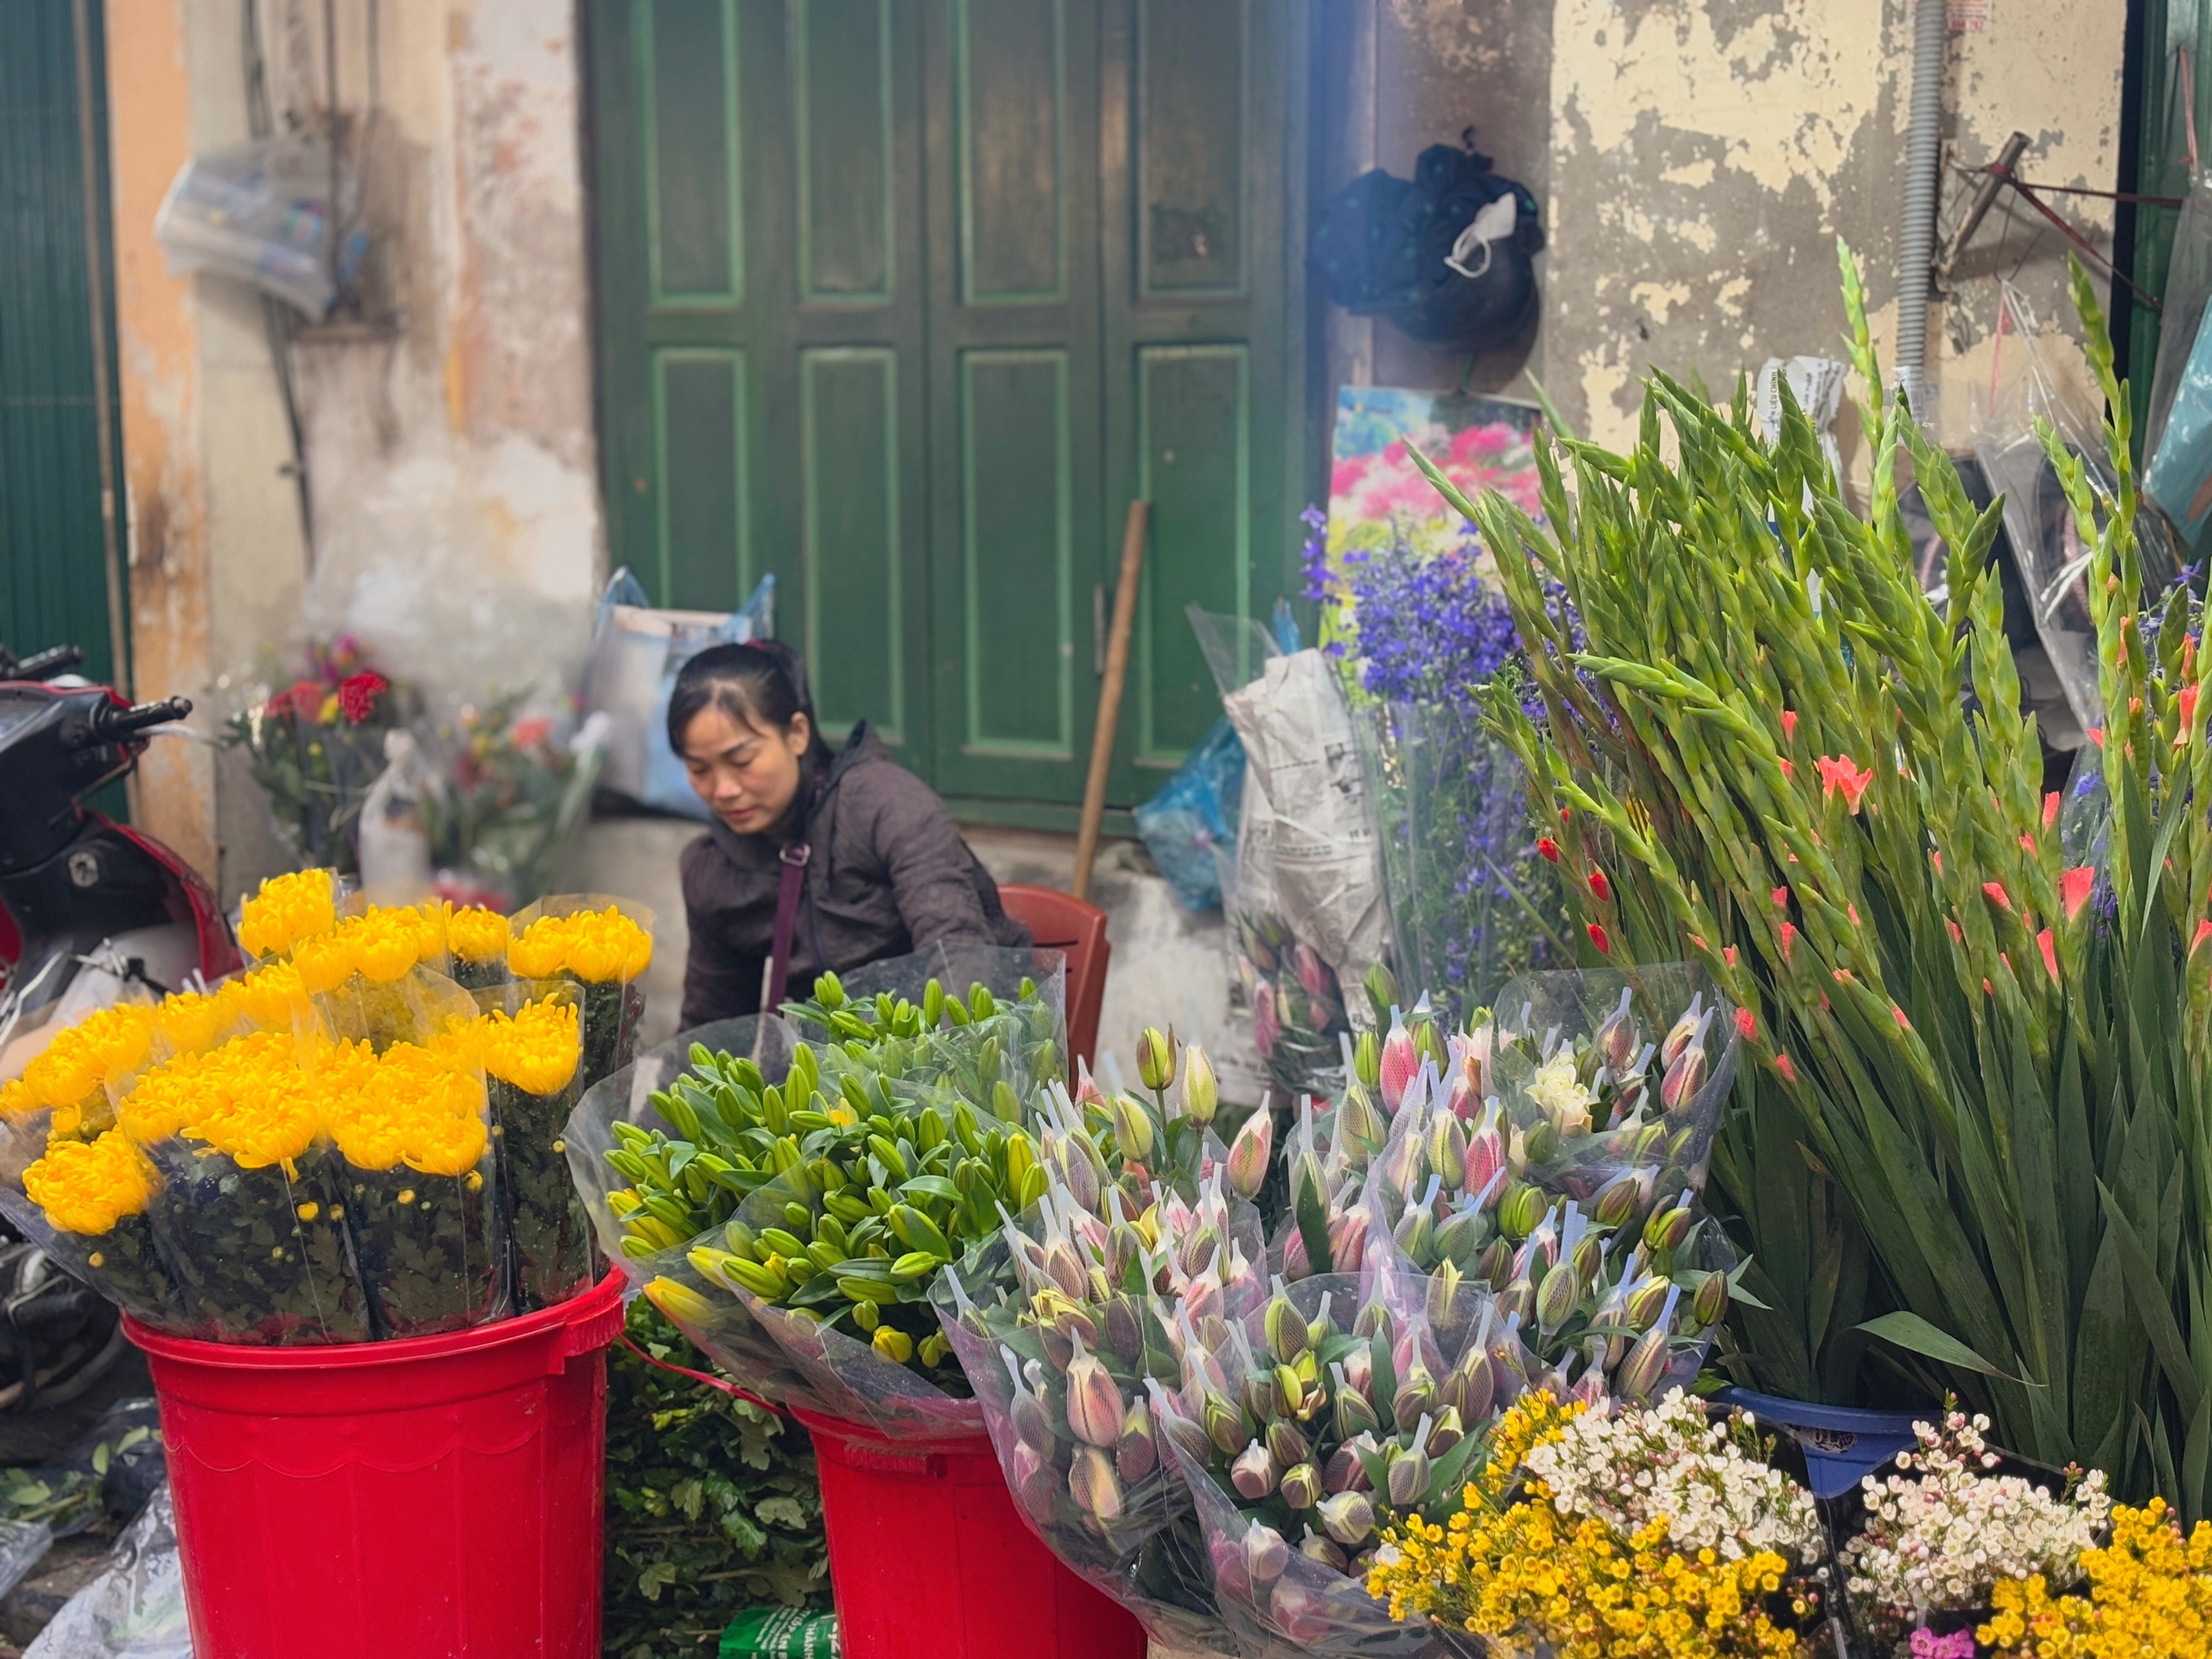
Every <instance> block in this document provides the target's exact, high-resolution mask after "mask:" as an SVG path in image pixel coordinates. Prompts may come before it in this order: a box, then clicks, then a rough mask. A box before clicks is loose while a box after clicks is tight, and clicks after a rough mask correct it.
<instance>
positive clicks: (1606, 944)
mask: <svg viewBox="0 0 2212 1659" xmlns="http://www.w3.org/2000/svg"><path fill="white" fill-rule="evenodd" d="M1590 943H1591V944H1594V945H1596V946H1597V947H1598V951H1599V955H1601V956H1603V955H1605V954H1606V953H1607V952H1609V951H1611V950H1612V948H1613V941H1612V936H1611V934H1609V933H1607V932H1606V931H1605V929H1604V928H1603V927H1600V926H1599V925H1598V924H1597V923H1595V922H1592V923H1591V924H1590Z"/></svg>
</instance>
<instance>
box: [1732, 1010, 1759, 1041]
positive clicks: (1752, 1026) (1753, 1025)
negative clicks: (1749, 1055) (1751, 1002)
mask: <svg viewBox="0 0 2212 1659" xmlns="http://www.w3.org/2000/svg"><path fill="white" fill-rule="evenodd" d="M1736 1029H1737V1030H1738V1031H1740V1032H1742V1033H1744V1040H1745V1042H1747V1043H1748V1042H1750V1041H1751V1040H1752V1039H1754V1038H1756V1037H1757V1036H1758V1034H1759V1022H1758V1020H1757V1019H1756V1018H1754V1017H1753V1015H1752V1014H1751V1010H1750V1009H1749V1008H1738V1009H1737V1010H1736Z"/></svg>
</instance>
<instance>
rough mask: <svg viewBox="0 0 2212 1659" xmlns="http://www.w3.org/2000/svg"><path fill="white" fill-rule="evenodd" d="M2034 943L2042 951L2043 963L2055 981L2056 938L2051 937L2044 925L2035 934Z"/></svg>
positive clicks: (2056, 964) (2056, 961)
mask: <svg viewBox="0 0 2212 1659" xmlns="http://www.w3.org/2000/svg"><path fill="white" fill-rule="evenodd" d="M2036 944H2037V946H2038V947H2039V948H2040V949H2041V950H2042V951H2043V965H2044V967H2045V968H2046V969H2050V977H2051V979H2052V982H2054V983H2055V982H2056V981H2057V978H2058V944H2057V942H2056V940H2055V939H2054V938H2052V937H2051V932H2050V929H2049V928H2047V927H2046V928H2045V929H2044V931H2042V932H2040V933H2038V934H2037V935H2036Z"/></svg>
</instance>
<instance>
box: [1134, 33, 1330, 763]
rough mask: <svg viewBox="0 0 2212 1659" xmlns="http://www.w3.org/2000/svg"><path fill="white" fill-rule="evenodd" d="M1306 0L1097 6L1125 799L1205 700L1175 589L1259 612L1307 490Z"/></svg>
mask: <svg viewBox="0 0 2212 1659" xmlns="http://www.w3.org/2000/svg"><path fill="white" fill-rule="evenodd" d="M1309 28H1310V23H1309V10H1308V7H1307V6H1306V4H1304V3H1300V0H1205V3H1198V4H1193V3H1190V0H1124V3H1122V4H1120V5H1117V6H1116V7H1114V8H1113V9H1112V10H1110V11H1109V14H1108V20H1107V26H1106V30H1105V37H1104V41H1103V46H1102V51H1101V56H1102V61H1103V65H1104V74H1103V83H1102V84H1103V89H1104V90H1103V106H1104V114H1103V125H1104V127H1105V129H1106V130H1107V131H1108V133H1109V135H1115V137H1113V138H1111V139H1110V140H1109V143H1111V144H1112V145H1113V146H1114V149H1112V151H1111V152H1110V153H1109V164H1108V166H1107V168H1106V169H1105V173H1104V176H1105V178H1106V180H1107V188H1106V200H1105V210H1104V213H1103V219H1102V232H1103V234H1102V264H1103V270H1104V272H1105V283H1104V302H1105V313H1104V325H1105V327H1104V333H1105V346H1104V358H1105V365H1106V376H1105V396H1106V438H1107V454H1106V476H1107V479H1108V480H1109V488H1108V495H1109V499H1110V500H1111V502H1112V504H1113V505H1114V506H1115V507H1116V508H1117V509H1118V507H1119V506H1120V505H1121V504H1122V503H1125V502H1126V501H1127V500H1128V498H1129V496H1130V495H1132V494H1136V495H1141V496H1143V497H1144V498H1145V499H1147V501H1148V502H1149V503H1150V504H1151V537H1150V541H1149V543H1147V548H1146V558H1145V574H1144V588H1143V591H1142V593H1141V594H1140V596H1139V603H1138V607H1137V619H1138V620H1137V637H1136V639H1135V642H1134V656H1133V666H1132V675H1133V683H1132V684H1131V685H1130V688H1129V690H1128V698H1127V701H1126V702H1124V704H1123V707H1122V741H1121V743H1120V744H1119V746H1118V748H1117V753H1116V766H1115V768H1114V772H1113V777H1112V782H1111V787H1110V793H1111V798H1113V799H1115V800H1116V801H1141V800H1142V799H1144V798H1146V797H1147V796H1148V795H1150V794H1151V793H1152V792H1153V791H1154V790H1156V789H1157V788H1158V787H1159V785H1160V781H1161V774H1162V772H1164V771H1165V770H1166V769H1168V768H1171V767H1173V766H1176V765H1178V764H1179V763H1180V761H1181V760H1182V758H1183V755H1184V753H1185V752H1186V751H1187V750H1188V749H1189V747H1190V746H1191V745H1192V744H1193V743H1195V742H1196V741H1198V738H1199V737H1200V736H1201V735H1203V734H1204V733H1205V729H1206V728H1207V727H1209V726H1210V725H1211V724H1212V723H1213V721H1214V720H1215V719H1216V718H1217V717H1218V715H1219V714H1220V712H1221V709H1220V702H1219V700H1218V698H1217V695H1216V692H1215V688H1214V685H1213V681H1212V677H1211V675H1209V674H1208V672H1207V671H1206V668H1205V661H1204V659H1203V658H1201V657H1200V656H1199V654H1198V646H1197V643H1196V641H1195V640H1194V639H1192V633H1191V627H1190V624H1189V622H1188V620H1186V618H1185V614H1184V609H1185V606H1187V605H1189V604H1192V603H1193V602H1195V603H1197V604H1198V605H1199V606H1200V607H1203V608H1205V609H1206V610H1210V611H1221V612H1227V613H1232V614H1235V615H1238V616H1245V617H1258V618H1262V619H1264V618H1265V617H1266V616H1267V614H1268V611H1269V610H1270V609H1271V608H1272V607H1273V606H1274V601H1275V600H1276V598H1277V596H1278V595H1281V594H1287V593H1293V592H1294V591H1295V590H1296V588H1295V583H1296V569H1295V567H1296V563H1297V556H1298V548H1299V546H1300V542H1301V540H1302V536H1301V533H1300V526H1299V524H1298V521H1297V514H1298V511H1299V509H1300V506H1302V505H1304V502H1305V499H1306V491H1307V488H1308V483H1307V470H1308V468H1307V466H1306V461H1305V459H1304V456H1305V448H1306V433H1305V430H1304V426H1303V420H1302V416H1301V414H1300V411H1301V410H1303V408H1304V406H1305V403H1306V392H1305V382H1304V376H1303V366H1302V365H1303V359H1304V351H1303V340H1304V333H1305V326H1306V325H1305V321H1304V319H1305V290H1304V288H1303V284H1302V277H1301V272H1302V270H1303V262H1302V260H1301V258H1300V250H1301V249H1302V248H1303V246H1304V243H1305V230H1304V218H1303V213H1302V209H1301V207H1300V202H1301V200H1302V198H1301V194H1300V193H1301V188H1302V186H1301V178H1302V175H1301V173H1300V168H1298V166H1297V165H1295V164H1294V156H1297V155H1298V154H1300V152H1301V150H1302V145H1303V137H1302V134H1303V113H1302V111H1303V95H1302V89H1303V88H1304V86H1306V76H1307V73H1308V69H1307V63H1306V37H1307V35H1308V32H1309Z"/></svg>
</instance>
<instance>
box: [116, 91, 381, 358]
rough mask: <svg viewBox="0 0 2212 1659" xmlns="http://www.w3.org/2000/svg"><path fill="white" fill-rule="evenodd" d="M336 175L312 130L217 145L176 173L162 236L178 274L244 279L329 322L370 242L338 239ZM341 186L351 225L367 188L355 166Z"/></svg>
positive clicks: (341, 214) (162, 215)
mask: <svg viewBox="0 0 2212 1659" xmlns="http://www.w3.org/2000/svg"><path fill="white" fill-rule="evenodd" d="M335 182H336V184H337V187H338V189H337V194H338V204H337V207H336V213H337V217H338V222H339V224H340V226H343V225H345V224H346V222H347V221H348V220H349V219H352V217H353V207H354V203H355V201H356V200H358V198H359V189H358V187H357V186H356V185H355V183H354V181H353V177H352V175H351V174H350V173H349V172H347V171H346V169H342V168H341V169H340V172H339V176H338V177H337V178H336V181H335ZM332 183H333V175H332V169H331V165H330V147H329V145H328V144H327V143H325V142H324V141H323V140H322V139H321V138H320V137H315V136H313V135H308V134H296V135H288V136H286V137H280V138H257V139H255V140H254V141H253V142H252V143H245V144H234V145H232V146H229V147H228V148H226V149H217V150H211V151H210V152H208V153H207V155H205V156H194V157H193V158H192V160H190V161H189V162H186V163H185V164H184V170H183V171H182V172H181V173H179V174H178V175H176V180H175V182H174V183H172V184H171V185H170V186H169V192H168V195H166V196H164V197H163V198H162V206H161V209H160V211H159V212H158V213H156V214H155V215H154V235H155V237H156V239H157V240H158V241H159V242H160V243H161V245H162V255H163V256H164V257H166V258H167V260H168V267H169V269H170V270H172V271H175V272H178V273H180V274H181V273H182V272H185V271H191V270H207V271H213V272H215V273H217V274H218V275H220V276H224V277H238V279H239V280H241V281H243V282H247V283H252V284H253V285H254V286H255V287H256V288H258V289H263V290H264V291H265V292H267V293H270V294H273V295H275V296H277V298H278V299H280V300H282V301H283V302H285V303H286V304H287V305H289V306H290V307H291V308H293V309H294V310H296V311H298V312H300V313H301V314H302V315H304V316H306V317H307V319H308V321H310V322H320V321H322V319H323V318H324V317H325V316H327V315H328V314H329V311H330V307H331V302H333V301H334V300H335V299H336V298H337V297H338V290H339V289H340V286H341V285H342V284H343V283H344V282H345V281H346V278H347V277H350V276H351V274H352V272H353V267H354V266H355V265H356V264H359V260H360V257H361V253H362V251H364V250H365V248H366V246H367V245H368V239H367V238H366V236H365V235H364V234H363V233H362V232H359V231H353V232H344V233H342V236H343V239H342V241H341V240H340V239H338V238H334V235H333V232H332V226H331V215H332V212H333V209H332V206H331V186H332Z"/></svg>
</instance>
